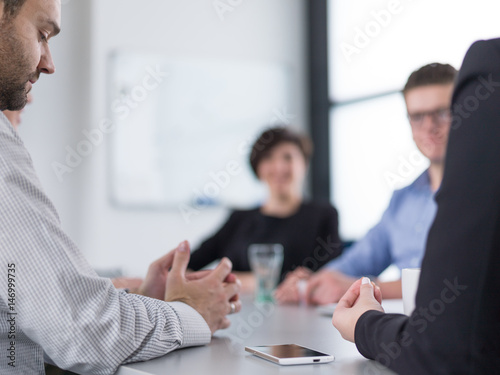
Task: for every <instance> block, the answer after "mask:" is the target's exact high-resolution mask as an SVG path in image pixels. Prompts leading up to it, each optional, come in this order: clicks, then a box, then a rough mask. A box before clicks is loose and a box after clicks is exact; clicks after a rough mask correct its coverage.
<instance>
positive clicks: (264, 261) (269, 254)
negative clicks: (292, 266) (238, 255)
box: [248, 244, 283, 303]
mask: <svg viewBox="0 0 500 375" xmlns="http://www.w3.org/2000/svg"><path fill="white" fill-rule="evenodd" d="M248 259H249V262H250V268H251V269H252V272H253V274H254V276H255V281H256V288H255V301H256V302H263V303H265V302H274V298H273V290H274V288H276V285H277V284H278V279H279V276H280V274H281V266H282V265H283V246H282V245H281V244H253V245H250V246H249V247H248Z"/></svg>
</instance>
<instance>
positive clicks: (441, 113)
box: [408, 108, 451, 126]
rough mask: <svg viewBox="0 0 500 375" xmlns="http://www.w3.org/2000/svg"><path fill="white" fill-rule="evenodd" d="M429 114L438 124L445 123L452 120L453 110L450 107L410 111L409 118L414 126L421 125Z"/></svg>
mask: <svg viewBox="0 0 500 375" xmlns="http://www.w3.org/2000/svg"><path fill="white" fill-rule="evenodd" d="M426 116H429V117H430V118H431V119H432V122H433V123H434V124H436V125H443V124H445V123H446V122H449V121H450V120H451V111H450V109H449V108H438V109H436V110H434V111H429V112H417V113H408V120H409V121H410V124H411V125H413V126H420V125H422V123H423V122H424V118H425V117H426Z"/></svg>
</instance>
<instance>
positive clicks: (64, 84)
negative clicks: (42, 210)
mask: <svg viewBox="0 0 500 375" xmlns="http://www.w3.org/2000/svg"><path fill="white" fill-rule="evenodd" d="M90 9H91V8H90V2H88V1H63V6H62V13H63V21H62V30H63V31H62V33H61V34H60V35H59V36H57V37H56V38H54V39H52V40H51V41H50V46H51V51H52V55H53V58H54V62H55V65H56V73H55V74H54V75H52V76H47V75H42V76H41V77H40V80H39V81H38V82H37V83H36V84H35V86H34V87H33V90H32V93H33V97H34V101H33V103H32V104H31V105H29V106H27V107H26V108H25V110H24V113H23V121H22V124H21V126H20V129H19V133H20V134H21V137H22V138H23V140H24V143H25V145H26V147H27V148H28V150H29V151H30V153H31V156H32V159H33V162H34V165H35V169H36V170H37V172H38V175H39V178H40V181H41V182H42V185H43V186H44V187H45V190H46V192H47V194H48V195H49V197H50V198H51V199H52V201H53V202H54V204H55V206H56V207H57V209H58V212H59V215H60V217H61V221H62V223H63V227H64V228H65V230H66V231H67V232H68V233H69V234H70V236H71V237H72V238H73V239H74V240H75V241H77V242H80V241H79V240H80V235H81V233H82V221H81V218H82V216H81V205H82V199H81V198H82V196H83V195H84V194H85V188H86V186H87V181H83V178H84V175H83V169H82V170H81V171H78V172H76V173H72V174H68V175H66V178H65V179H64V181H63V182H62V183H61V182H60V181H59V180H58V179H57V178H56V175H55V174H54V172H53V169H52V163H53V162H55V161H64V158H65V156H66V150H65V148H66V146H68V145H72V144H74V143H75V142H77V141H78V139H79V137H80V133H79V129H82V128H84V127H85V126H87V124H88V123H89V118H90V114H89V105H90V81H89V77H90V70H89V69H88V66H89V62H90V31H89V30H90V24H89V22H88V20H89V18H90Z"/></svg>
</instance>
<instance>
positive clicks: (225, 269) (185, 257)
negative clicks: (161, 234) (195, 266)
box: [138, 241, 241, 334]
mask: <svg viewBox="0 0 500 375" xmlns="http://www.w3.org/2000/svg"><path fill="white" fill-rule="evenodd" d="M189 257H190V249H189V244H188V242H187V241H184V242H182V243H181V244H179V246H178V247H177V248H176V249H174V250H172V251H171V252H169V253H168V254H166V255H164V256H163V257H161V258H160V259H158V260H156V261H155V262H153V263H152V264H151V265H150V266H149V269H148V273H147V275H146V278H145V279H144V282H143V283H142V285H141V286H140V287H139V290H138V293H139V294H142V295H144V296H148V297H152V298H157V299H161V300H165V301H167V302H173V301H180V302H184V303H186V304H188V305H189V306H191V307H192V308H194V309H195V310H196V311H198V312H199V313H200V314H201V316H202V317H203V318H204V319H205V321H206V322H207V324H208V326H209V327H210V330H211V332H212V334H213V333H214V332H215V331H217V330H219V329H224V328H227V327H229V325H230V321H229V319H227V317H226V316H227V315H228V314H229V313H232V312H239V311H240V310H241V301H240V300H239V295H238V293H239V291H240V289H241V283H240V281H239V280H238V279H237V278H236V276H235V275H233V274H232V273H231V269H232V264H231V261H230V260H229V259H227V258H224V259H222V260H221V262H220V263H219V265H218V266H217V267H216V268H215V269H214V270H209V271H200V272H192V273H187V272H186V270H187V266H188V263H189Z"/></svg>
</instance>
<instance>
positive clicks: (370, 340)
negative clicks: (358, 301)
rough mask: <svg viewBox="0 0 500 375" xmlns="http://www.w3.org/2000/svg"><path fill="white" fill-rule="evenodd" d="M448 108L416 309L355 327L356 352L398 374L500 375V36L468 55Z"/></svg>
mask: <svg viewBox="0 0 500 375" xmlns="http://www.w3.org/2000/svg"><path fill="white" fill-rule="evenodd" d="M452 110H453V114H454V118H453V122H452V130H451V131H450V137H449V144H448V150H447V155H446V164H445V173H444V178H443V182H442V185H441V188H440V190H439V192H438V193H437V195H436V202H437V204H438V211H437V215H436V218H435V221H434V224H433V226H432V228H431V230H430V232H429V237H428V240H427V248H426V253H425V256H424V259H423V262H422V272H421V278H420V283H419V286H418V292H417V297H416V309H415V312H414V313H413V315H412V316H411V317H410V318H408V317H405V316H403V315H399V314H382V313H380V312H375V311H368V312H366V313H365V314H363V315H362V316H361V318H360V319H359V321H358V323H357V325H356V331H355V339H356V345H357V347H358V349H359V351H360V352H361V354H363V355H364V356H365V357H368V358H372V359H376V360H378V361H379V362H380V363H382V364H384V365H386V366H388V367H390V368H391V369H393V370H394V371H396V372H398V373H401V374H419V375H421V374H500V39H494V40H489V41H480V42H476V43H474V44H473V45H472V47H471V48H470V49H469V51H468V52H467V55H466V56H465V59H464V62H463V65H462V68H461V70H460V72H459V75H458V80H457V86H456V88H455V93H454V96H453V101H452Z"/></svg>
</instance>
